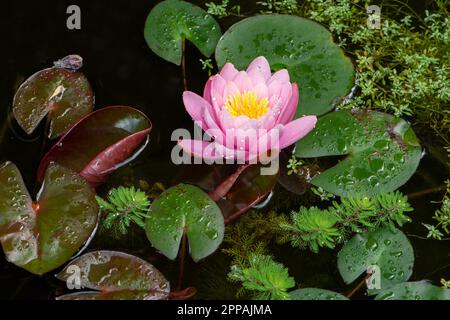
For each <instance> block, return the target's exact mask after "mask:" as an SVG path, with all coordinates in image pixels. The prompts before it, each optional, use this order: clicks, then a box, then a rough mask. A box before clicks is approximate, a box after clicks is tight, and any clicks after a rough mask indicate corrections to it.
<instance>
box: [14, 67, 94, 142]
mask: <svg viewBox="0 0 450 320" xmlns="http://www.w3.org/2000/svg"><path fill="white" fill-rule="evenodd" d="M93 108H94V94H93V92H92V89H91V86H90V84H89V82H88V80H87V79H86V77H85V76H84V75H83V74H82V73H80V72H76V71H71V70H67V69H63V68H49V69H44V70H41V71H39V72H36V73H35V74H33V75H32V76H31V77H29V78H28V79H27V80H25V82H24V83H23V84H22V85H21V86H20V87H19V89H18V90H17V92H16V95H15V96H14V102H13V112H14V117H15V118H16V120H17V122H18V123H19V125H20V126H21V127H22V129H23V130H25V132H26V133H28V134H31V133H32V132H33V131H34V130H35V129H36V127H37V126H38V125H39V123H40V122H41V121H42V119H44V118H45V116H47V115H48V117H49V118H50V119H49V129H48V130H49V131H48V137H49V138H50V139H54V138H56V137H58V136H60V135H62V134H63V133H65V132H66V131H67V130H69V129H70V128H71V127H72V126H73V125H74V124H75V123H77V122H78V121H79V120H80V119H81V118H83V117H84V116H86V115H87V114H89V113H90V112H91V111H92V110H93Z"/></svg>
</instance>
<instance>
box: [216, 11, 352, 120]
mask: <svg viewBox="0 0 450 320" xmlns="http://www.w3.org/2000/svg"><path fill="white" fill-rule="evenodd" d="M258 56H264V57H266V58H267V59H268V60H269V62H270V65H271V67H272V68H273V69H274V70H279V69H283V68H286V69H288V71H289V75H290V77H291V81H292V82H296V83H297V84H298V87H299V93H300V99H299V104H298V108H297V114H296V118H298V117H300V116H302V115H308V114H316V115H320V114H323V113H325V112H327V111H329V110H331V109H332V108H333V107H334V105H335V103H336V101H337V100H339V99H340V98H341V97H343V96H346V95H347V94H348V93H349V92H350V90H351V88H352V86H353V83H354V70H353V65H352V63H351V61H350V59H349V58H347V57H346V56H345V55H344V52H343V51H342V50H341V49H340V48H339V46H338V45H337V44H335V43H334V42H333V38H332V35H331V33H330V32H329V31H328V30H327V29H325V28H324V27H323V26H322V25H320V24H319V23H317V22H314V21H312V20H309V19H305V18H300V17H296V16H290V15H260V16H256V17H250V18H247V19H244V20H242V21H241V22H238V23H236V24H235V25H233V26H232V27H231V28H230V29H228V31H227V32H225V33H224V35H223V37H222V38H221V39H220V41H219V43H218V44H217V48H216V60H217V64H218V65H219V67H222V66H223V65H224V64H225V63H226V62H231V63H233V64H234V65H235V67H236V68H237V69H239V70H242V69H245V68H246V67H247V66H248V64H249V63H250V62H251V61H252V60H253V59H254V58H256V57H258Z"/></svg>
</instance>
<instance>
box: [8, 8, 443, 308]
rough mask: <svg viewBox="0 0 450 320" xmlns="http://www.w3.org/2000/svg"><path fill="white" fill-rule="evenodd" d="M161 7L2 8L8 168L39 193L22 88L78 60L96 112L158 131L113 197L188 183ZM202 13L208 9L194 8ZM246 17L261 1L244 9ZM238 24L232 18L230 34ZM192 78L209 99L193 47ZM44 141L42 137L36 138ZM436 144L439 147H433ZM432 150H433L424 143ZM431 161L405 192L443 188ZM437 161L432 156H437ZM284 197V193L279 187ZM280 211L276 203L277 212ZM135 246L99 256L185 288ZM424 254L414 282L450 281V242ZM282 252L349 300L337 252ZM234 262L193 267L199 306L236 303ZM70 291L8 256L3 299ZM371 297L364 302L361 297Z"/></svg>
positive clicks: (421, 243)
mask: <svg viewBox="0 0 450 320" xmlns="http://www.w3.org/2000/svg"><path fill="white" fill-rule="evenodd" d="M158 2H159V1H152V0H148V1H114V2H111V1H99V0H97V1H89V2H87V1H86V2H76V1H52V2H46V1H20V0H19V1H14V2H9V3H8V4H2V9H1V11H0V39H1V43H2V49H1V51H0V70H1V76H0V162H3V161H6V160H10V161H13V162H14V163H16V164H17V165H18V167H19V168H20V169H21V171H22V173H23V175H24V178H25V181H26V183H27V185H28V186H29V187H30V188H31V187H32V186H33V183H34V177H35V172H36V169H37V166H38V164H39V158H40V155H41V141H42V137H40V136H39V133H37V134H35V135H33V136H31V137H28V136H26V135H25V134H24V133H23V132H22V131H21V130H20V129H19V128H18V127H17V125H16V124H15V123H14V122H10V121H8V114H9V111H10V107H11V103H12V99H13V96H14V92H15V89H16V88H17V86H18V85H19V84H20V83H21V82H22V81H23V80H24V79H25V78H26V77H28V76H29V75H31V74H32V73H34V72H36V71H38V70H40V69H43V68H45V67H48V66H50V65H51V64H52V62H53V61H54V60H57V59H58V58H61V57H63V56H65V55H67V54H71V53H77V54H80V55H81V56H82V57H83V58H84V67H83V69H82V71H83V72H84V74H85V75H86V76H87V78H88V79H89V81H90V83H91V85H92V87H93V90H94V92H95V99H96V107H104V106H109V105H129V106H134V107H136V108H138V109H140V110H142V111H144V112H145V113H146V114H147V115H148V116H149V118H150V119H151V120H152V122H153V131H152V133H151V142H150V145H149V146H148V148H147V149H146V151H145V152H144V153H143V154H142V155H141V156H140V157H139V159H138V160H137V161H135V162H134V163H133V164H132V165H131V166H129V167H127V168H124V169H121V170H119V171H118V172H116V173H115V174H114V175H113V176H112V177H111V179H110V181H109V184H108V185H107V186H104V188H103V189H104V190H101V191H100V192H102V191H103V192H104V191H106V190H108V188H110V187H111V186H115V185H120V184H122V183H124V181H127V179H128V178H129V176H130V175H131V174H132V175H133V177H135V179H136V181H137V180H139V179H143V180H146V181H148V182H150V183H152V182H156V181H161V182H163V183H164V184H166V185H170V184H171V182H172V181H174V180H176V178H177V177H178V176H179V175H180V168H178V167H176V166H174V165H172V164H171V162H170V151H171V149H172V147H173V145H174V143H173V142H172V141H171V140H170V137H171V133H172V131H173V130H174V129H176V128H189V129H192V123H191V120H190V119H189V116H188V114H187V113H186V112H185V110H184V107H183V105H182V102H181V93H182V83H181V78H180V69H179V68H178V67H176V66H175V65H172V64H170V63H166V62H165V61H163V60H161V59H160V58H159V57H157V56H156V55H154V54H153V53H152V52H151V51H150V49H148V47H147V45H146V43H145V41H144V38H143V25H144V21H145V18H146V16H147V14H148V12H149V11H150V10H151V8H152V7H153V6H154V5H155V4H156V3H158ZM191 2H194V3H197V4H203V3H204V2H205V1H191ZM240 2H241V4H242V3H245V5H244V7H245V6H248V8H247V9H249V10H251V9H252V8H254V1H240ZM73 3H80V6H81V11H82V29H81V30H79V31H70V30H68V29H66V18H67V15H66V13H65V12H66V8H67V6H68V5H70V4H73ZM427 3H428V2H424V1H414V2H411V5H412V6H413V7H414V8H416V9H417V10H419V11H421V10H423V8H424V7H426V6H427ZM235 21H236V20H235V19H233V18H232V19H227V20H225V22H224V23H223V25H222V27H223V28H222V29H223V30H225V29H226V28H227V27H228V26H229V25H231V24H232V23H234V22H235ZM187 55H188V64H187V73H188V79H189V87H190V89H191V90H193V91H196V92H201V91H202V89H203V84H204V82H205V81H206V79H207V74H206V73H205V72H204V71H202V70H201V64H200V62H199V58H200V56H199V54H198V53H197V51H196V50H195V48H193V47H192V46H190V45H188V47H187ZM37 132H42V130H37ZM427 140H429V141H432V138H431V139H427ZM425 142H426V141H425ZM428 150H429V152H427V154H426V155H425V157H424V158H423V159H422V162H421V165H420V168H419V170H418V172H417V173H416V174H415V176H414V177H413V178H412V179H411V180H410V181H409V182H408V184H407V185H405V186H404V187H403V188H402V189H401V190H402V191H403V192H405V193H409V192H416V191H420V190H424V189H427V188H431V187H435V186H439V185H442V184H443V180H445V176H446V174H447V168H446V166H445V164H444V163H443V162H442V160H439V159H438V157H436V156H435V155H433V154H434V152H430V151H432V150H434V148H433V147H432V144H430V145H429V147H428ZM432 153H433V154H432ZM277 190H279V192H282V189H281V188H277ZM440 198H441V194H439V193H434V194H433V193H432V194H429V195H427V196H423V197H417V198H414V199H412V200H411V202H412V205H413V206H414V208H415V212H414V213H413V219H414V223H412V224H409V225H407V226H406V228H405V229H404V230H405V231H406V232H407V233H410V234H418V235H422V236H423V235H424V234H425V230H424V228H423V227H422V226H421V225H420V223H421V222H431V221H432V220H431V216H432V214H433V212H434V210H435V209H436V205H433V204H430V201H432V200H439V199H440ZM270 205H271V204H269V207H270ZM136 232H137V233H138V234H137V235H135V237H131V238H130V239H127V240H126V241H121V242H119V241H111V239H102V238H101V237H97V238H96V239H95V240H94V242H93V243H92V245H91V248H92V249H100V248H101V249H118V250H124V251H127V252H130V253H134V254H136V255H139V256H141V257H143V258H146V259H149V260H151V261H152V262H154V263H155V265H156V266H157V267H159V269H160V270H161V271H163V272H164V273H165V274H166V275H167V276H168V277H169V279H176V272H177V265H176V264H175V263H168V262H166V260H165V259H161V258H158V257H157V256H155V255H154V251H153V250H152V249H151V248H150V245H149V244H148V242H147V240H145V238H143V237H142V234H139V231H136ZM410 239H411V241H412V243H413V246H414V249H415V255H416V264H415V268H414V274H413V277H412V280H421V279H430V280H432V281H434V282H435V283H436V282H437V281H439V279H440V278H441V277H447V278H450V258H449V253H450V245H449V242H446V241H442V242H439V241H430V240H421V239H418V238H415V237H411V238H410ZM273 253H274V255H275V256H276V258H277V260H279V261H280V262H282V263H284V264H285V265H286V266H287V267H288V268H289V271H290V274H291V275H292V276H293V277H295V279H296V281H297V282H298V283H300V284H302V285H305V286H314V287H321V288H327V289H331V290H336V291H340V292H345V291H347V290H348V287H347V286H345V285H344V283H343V282H342V280H341V279H340V276H339V274H338V272H337V269H336V253H337V251H331V250H321V252H320V254H312V253H310V252H307V251H299V250H296V249H291V248H289V247H287V246H282V247H275V248H274V249H273ZM228 269H229V261H228V259H227V258H226V257H225V256H223V255H221V254H220V253H216V254H214V255H213V256H211V257H210V258H208V259H206V260H205V261H204V262H201V263H199V264H194V263H192V262H188V266H187V274H186V280H185V283H186V284H188V285H191V286H196V287H197V288H198V289H199V295H198V298H234V289H235V288H234V287H233V286H232V285H231V284H229V283H228V282H227V281H226V279H225V275H226V273H227V272H228ZM63 290H64V283H60V282H58V281H57V280H55V279H54V277H53V274H52V273H51V274H48V275H44V276H42V277H38V276H33V275H31V274H29V273H27V272H26V271H23V270H22V269H20V268H18V267H15V266H14V265H12V264H9V263H7V262H6V261H5V260H4V257H3V254H0V299H52V298H53V297H54V296H55V294H59V293H61V292H62V291H63ZM360 297H362V295H360Z"/></svg>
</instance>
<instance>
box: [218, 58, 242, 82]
mask: <svg viewBox="0 0 450 320" xmlns="http://www.w3.org/2000/svg"><path fill="white" fill-rule="evenodd" d="M237 74H238V71H237V70H236V68H235V67H234V65H233V64H232V63H229V62H228V63H226V64H225V65H224V66H223V68H222V71H220V75H221V76H222V78H224V79H225V80H227V81H231V80H233V78H234V77H235V76H236V75H237Z"/></svg>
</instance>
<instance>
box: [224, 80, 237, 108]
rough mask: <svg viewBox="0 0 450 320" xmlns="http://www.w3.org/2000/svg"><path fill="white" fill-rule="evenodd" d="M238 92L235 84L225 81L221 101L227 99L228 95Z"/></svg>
mask: <svg viewBox="0 0 450 320" xmlns="http://www.w3.org/2000/svg"><path fill="white" fill-rule="evenodd" d="M238 92H239V88H238V87H237V86H236V84H235V83H234V82H232V81H227V84H226V85H225V87H224V88H223V96H222V101H223V103H225V102H226V101H227V99H228V97H232V96H234V95H235V94H236V93H238Z"/></svg>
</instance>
